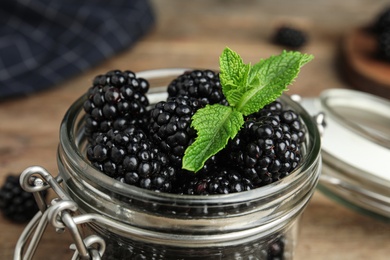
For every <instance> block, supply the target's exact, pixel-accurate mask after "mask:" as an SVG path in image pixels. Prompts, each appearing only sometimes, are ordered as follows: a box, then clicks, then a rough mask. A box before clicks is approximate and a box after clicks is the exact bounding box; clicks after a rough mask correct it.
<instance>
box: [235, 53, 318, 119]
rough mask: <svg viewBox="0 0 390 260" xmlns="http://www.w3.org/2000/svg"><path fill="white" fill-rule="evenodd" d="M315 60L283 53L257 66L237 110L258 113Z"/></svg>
mask: <svg viewBox="0 0 390 260" xmlns="http://www.w3.org/2000/svg"><path fill="white" fill-rule="evenodd" d="M311 59H313V56H312V55H307V54H301V53H299V52H287V51H283V52H282V54H280V55H277V56H271V57H270V58H268V59H266V60H261V61H260V62H259V63H257V64H255V65H254V66H253V67H252V69H251V71H250V73H249V75H248V83H249V84H250V85H249V86H247V87H246V89H247V91H246V92H245V93H244V94H243V95H242V97H241V100H240V101H239V102H238V103H237V105H236V109H237V110H238V111H240V112H241V113H242V114H243V115H245V116H246V115H250V114H252V113H255V112H257V111H258V110H260V109H261V108H262V107H264V106H265V105H267V104H269V103H271V102H272V101H274V100H275V99H277V98H278V97H279V96H280V95H281V94H282V93H283V91H285V90H287V86H288V85H289V84H291V83H292V82H293V81H294V79H295V78H296V77H297V75H298V73H299V71H300V68H301V67H302V66H303V65H304V64H306V63H307V62H309V61H310V60H311Z"/></svg>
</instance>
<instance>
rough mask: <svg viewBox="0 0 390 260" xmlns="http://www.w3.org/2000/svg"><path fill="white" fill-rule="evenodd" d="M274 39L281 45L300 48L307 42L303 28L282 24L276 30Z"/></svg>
mask: <svg viewBox="0 0 390 260" xmlns="http://www.w3.org/2000/svg"><path fill="white" fill-rule="evenodd" d="M273 41H274V42H275V43H276V44H279V45H283V46H287V47H291V48H300V47H303V46H304V45H305V44H306V42H307V36H306V34H305V32H303V31H302V30H299V29H296V28H293V27H288V26H282V27H279V28H278V29H277V30H276V33H275V35H274V37H273Z"/></svg>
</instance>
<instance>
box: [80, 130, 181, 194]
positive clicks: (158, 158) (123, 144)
mask: <svg viewBox="0 0 390 260" xmlns="http://www.w3.org/2000/svg"><path fill="white" fill-rule="evenodd" d="M87 158H88V159H89V160H90V161H91V163H92V165H93V166H94V167H96V168H97V169H98V170H100V171H101V172H103V173H105V174H106V175H108V176H110V177H112V178H115V179H117V180H119V181H122V182H124V183H127V184H130V185H135V186H138V187H141V188H144V189H148V190H156V191H164V192H170V190H171V188H172V182H173V180H174V178H175V176H176V173H175V169H174V168H172V167H170V166H169V164H168V159H167V156H166V155H165V154H163V153H160V152H159V151H158V149H157V148H156V147H155V145H154V144H153V143H151V141H150V140H149V139H148V138H147V136H146V134H145V133H144V132H143V131H142V130H141V129H139V128H138V127H137V126H130V127H128V128H126V129H125V130H124V131H120V130H114V129H111V130H109V131H108V132H107V133H99V134H97V135H96V139H95V142H94V143H93V144H90V145H89V146H88V148H87Z"/></svg>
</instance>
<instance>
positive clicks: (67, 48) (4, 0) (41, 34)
mask: <svg viewBox="0 0 390 260" xmlns="http://www.w3.org/2000/svg"><path fill="white" fill-rule="evenodd" d="M154 22H155V20H154V13H153V10H152V8H151V5H150V3H149V2H148V1H147V0H109V1H107V0H82V1H80V0H0V100H4V99H5V98H8V97H14V96H20V95H28V94H31V93H33V92H36V91H38V90H43V89H47V88H49V87H53V86H55V85H56V84H58V83H60V82H62V81H64V80H65V79H68V78H70V77H71V76H74V75H76V74H78V73H80V72H82V71H85V70H86V69H88V68H90V67H92V66H94V65H96V64H98V63H99V62H101V61H103V60H105V59H106V58H108V57H110V56H112V55H113V54H116V53H118V52H119V51H121V50H124V49H125V48H128V47H130V46H132V45H133V44H134V43H135V42H136V41H137V40H138V39H139V38H140V37H141V36H143V35H144V34H145V33H146V32H147V31H148V30H149V29H150V28H151V27H152V26H153V25H154Z"/></svg>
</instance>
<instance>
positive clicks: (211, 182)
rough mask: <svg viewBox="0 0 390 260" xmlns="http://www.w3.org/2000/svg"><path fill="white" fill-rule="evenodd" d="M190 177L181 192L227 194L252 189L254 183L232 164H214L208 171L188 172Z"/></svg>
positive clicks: (190, 193) (188, 193) (189, 193)
mask: <svg viewBox="0 0 390 260" xmlns="http://www.w3.org/2000/svg"><path fill="white" fill-rule="evenodd" d="M188 174H192V178H188V181H187V182H186V183H185V184H184V185H183V193H184V194H187V195H212V194H229V193H236V192H243V191H248V190H252V189H253V188H254V185H253V184H252V183H251V181H250V180H249V179H247V178H245V177H242V176H241V174H240V172H239V170H238V169H236V168H235V167H234V166H232V167H230V166H228V167H224V166H222V165H215V167H212V168H211V169H210V171H205V170H201V171H200V172H198V173H196V174H194V173H188Z"/></svg>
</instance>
